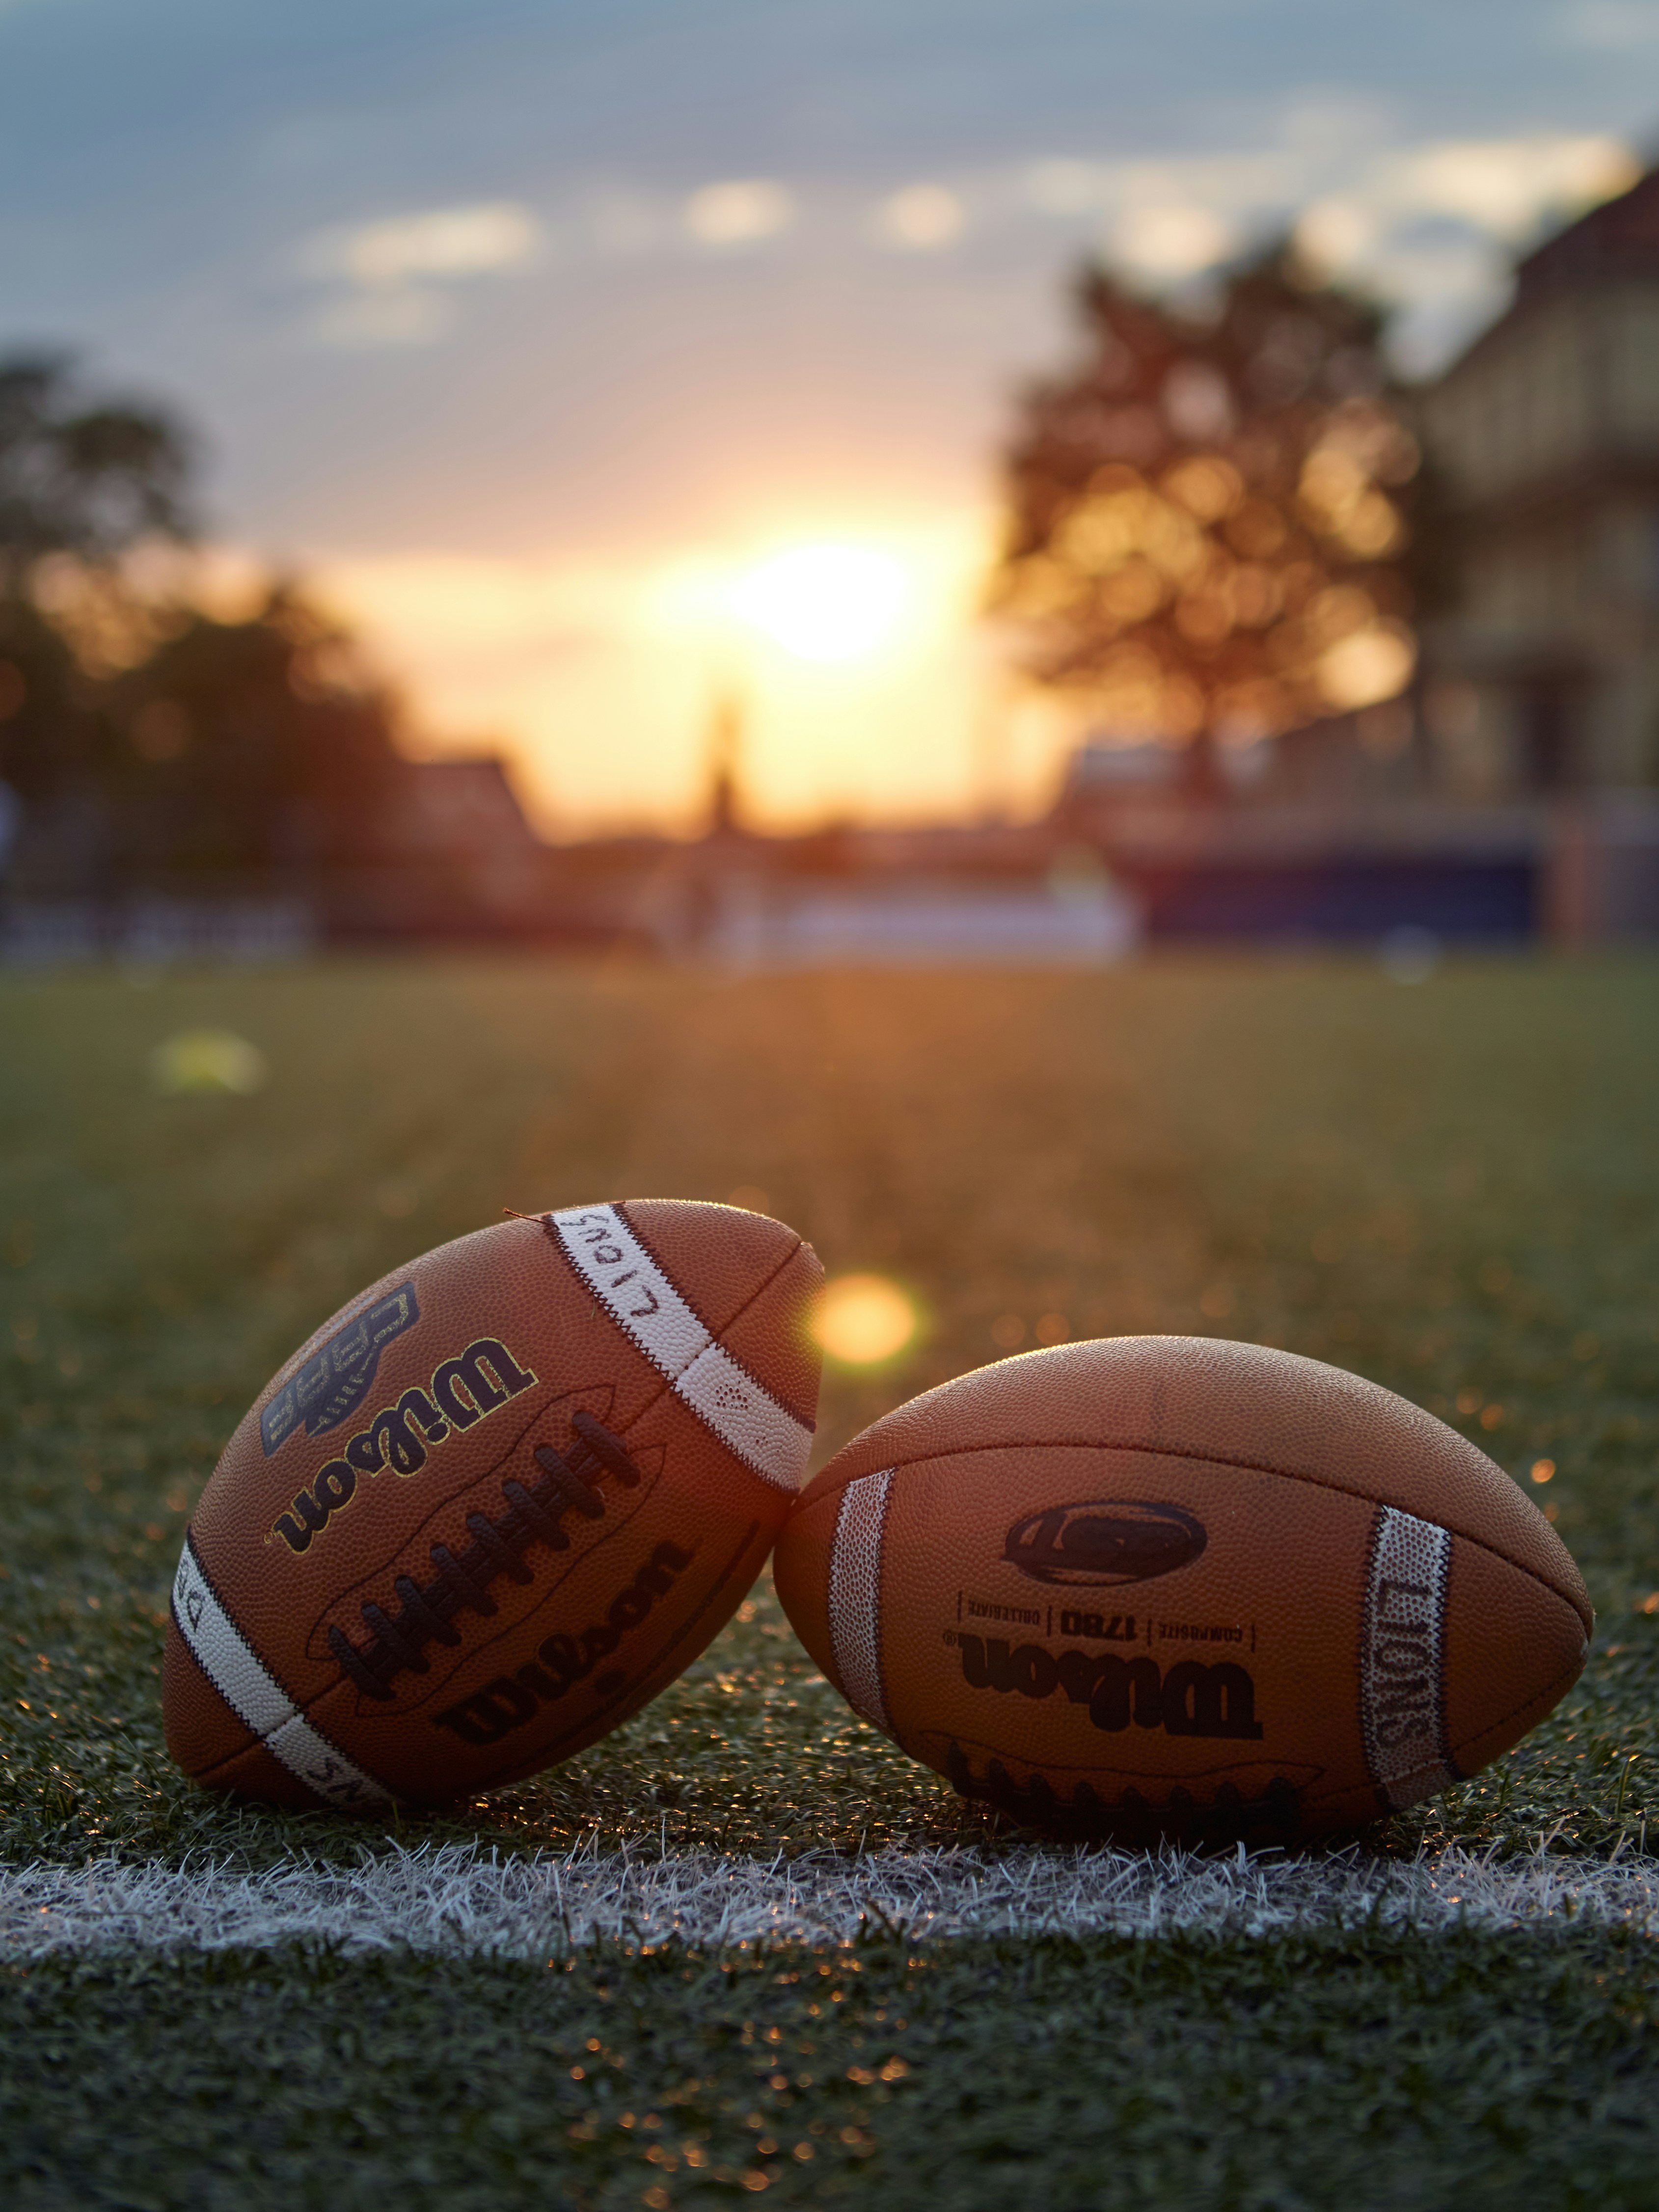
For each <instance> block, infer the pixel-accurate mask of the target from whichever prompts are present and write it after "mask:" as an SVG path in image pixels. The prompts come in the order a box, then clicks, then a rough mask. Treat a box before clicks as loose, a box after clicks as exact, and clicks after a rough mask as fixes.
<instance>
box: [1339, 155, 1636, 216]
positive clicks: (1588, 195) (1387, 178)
mask: <svg viewBox="0 0 1659 2212" xmlns="http://www.w3.org/2000/svg"><path fill="white" fill-rule="evenodd" d="M1638 173H1639V171H1638V165H1637V163H1636V161H1634V160H1633V159H1632V155H1631V153H1630V150H1629V149H1628V148H1627V147H1626V146H1624V145H1623V144H1621V143H1620V141H1619V140H1618V139H1616V138H1608V137H1567V136H1565V135H1563V134H1561V133H1559V132H1542V133H1540V134H1538V135H1536V136H1534V137H1526V138H1486V139H1475V138H1470V139H1449V140H1443V141H1442V142H1440V143H1437V144H1433V145H1428V146H1420V147H1413V148H1407V149H1405V150H1403V151H1402V152H1401V153H1399V154H1395V155H1391V156H1389V158H1387V159H1386V160H1384V161H1383V162H1381V163H1380V164H1379V165H1378V166H1377V167H1376V171H1375V172H1374V177H1373V181H1372V185H1371V191H1372V194H1373V196H1374V197H1375V198H1376V200H1377V201H1378V202H1379V203H1380V204H1382V205H1383V206H1385V207H1393V208H1395V209H1399V210H1411V211H1415V210H1421V211H1423V212H1425V213H1430V214H1436V215H1450V216H1462V218H1463V219H1464V221H1465V222H1470V223H1474V224H1475V225H1477V226H1478V227H1479V228H1481V229H1483V230H1486V231H1489V232H1490V233H1492V235H1493V236H1494V237H1497V238H1501V239H1504V240H1519V239H1522V238H1524V237H1525V236H1526V235H1527V234H1528V232H1530V231H1531V230H1533V229H1534V228H1536V226H1537V224H1538V222H1540V220H1541V218H1542V217H1543V216H1546V215H1547V214H1550V213H1552V212H1553V211H1554V210H1558V209H1566V208H1577V207H1580V206H1584V205H1588V204H1589V203H1591V202H1592V201H1595V200H1598V199H1604V198H1606V197H1607V196H1608V194H1610V193H1612V192H1615V191H1622V190H1623V189H1624V188H1625V187H1626V185H1632V184H1634V182H1635V181H1636V179H1637V176H1638Z"/></svg>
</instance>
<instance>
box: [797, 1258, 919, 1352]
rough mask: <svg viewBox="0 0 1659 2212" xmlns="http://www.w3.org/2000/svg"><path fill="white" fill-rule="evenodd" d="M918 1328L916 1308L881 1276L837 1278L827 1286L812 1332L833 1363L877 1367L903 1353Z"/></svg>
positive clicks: (840, 1276)
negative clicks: (836, 1360)
mask: <svg viewBox="0 0 1659 2212" xmlns="http://www.w3.org/2000/svg"><path fill="white" fill-rule="evenodd" d="M916 1324H917V1316H916V1310H915V1305H914V1304H913V1303H912V1301H911V1300H910V1299H909V1298H908V1297H906V1296H905V1294H904V1292H903V1291H902V1290H900V1288H899V1286H898V1285H897V1284H896V1283H890V1282H889V1281H888V1280H887V1279H886V1277H885V1276H884V1275H837V1276H836V1279H835V1280H834V1281H833V1282H831V1283H830V1284H829V1285H827V1287H826V1288H825V1291H824V1293H823V1304H822V1305H821V1306H820V1307H819V1309H818V1316H817V1322H816V1324H815V1334H816V1335H817V1340H818V1342H819V1343H820V1344H821V1345H822V1346H823V1349H824V1350H825V1352H828V1353H829V1357H830V1358H831V1359H838V1360H840V1361H841V1362H842V1364H843V1365H845V1366H848V1367H876V1366H879V1365H880V1364H881V1362H882V1361H883V1360H884V1359H892V1358H896V1357H897V1355H898V1354H899V1353H900V1352H902V1351H903V1350H904V1348H905V1346H907V1345H908V1344H909V1343H910V1342H911V1341H912V1340H913V1339H914V1337H915V1333H916Z"/></svg>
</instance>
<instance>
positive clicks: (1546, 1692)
mask: <svg viewBox="0 0 1659 2212" xmlns="http://www.w3.org/2000/svg"><path fill="white" fill-rule="evenodd" d="M1499 1556H1500V1557H1501V1554H1500V1555H1499ZM1562 1602H1563V1603H1564V1604H1565V1602H1566V1601H1565V1599H1564V1600H1563V1601H1562ZM1568 1610H1569V1611H1570V1612H1571V1611H1572V1610H1573V1608H1572V1607H1568ZM1583 1671H1584V1670H1583V1667H1582V1666H1578V1667H1566V1668H1563V1669H1562V1671H1561V1672H1560V1674H1557V1675H1555V1676H1554V1677H1553V1679H1552V1680H1550V1681H1548V1682H1547V1683H1546V1684H1545V1685H1544V1686H1543V1688H1542V1689H1541V1690H1534V1692H1533V1693H1532V1695H1531V1697H1529V1698H1522V1700H1521V1702H1520V1704H1519V1705H1511V1706H1510V1709H1509V1711H1508V1712H1506V1713H1500V1714H1499V1715H1498V1717H1497V1718H1496V1719H1495V1720H1490V1721H1487V1722H1486V1723H1485V1724H1484V1726H1482V1727H1480V1728H1478V1729H1471V1731H1470V1732H1469V1734H1468V1735H1465V1736H1461V1737H1459V1739H1458V1741H1456V1742H1455V1743H1453V1744H1449V1746H1448V1748H1449V1751H1450V1753H1451V1755H1452V1758H1453V1759H1454V1760H1455V1759H1456V1758H1457V1755H1458V1753H1460V1752H1462V1751H1464V1750H1466V1749H1467V1748H1468V1746H1469V1745H1470V1744H1472V1743H1477V1742H1479V1741H1480V1738H1481V1737H1482V1736H1483V1735H1491V1734H1492V1730H1493V1729H1501V1728H1505V1727H1507V1726H1508V1724H1509V1723H1510V1721H1512V1720H1513V1719H1514V1718H1515V1717H1516V1714H1517V1713H1524V1712H1525V1711H1526V1710H1527V1708H1528V1705H1536V1704H1537V1703H1538V1701H1539V1699H1541V1698H1550V1699H1551V1701H1552V1704H1553V1703H1555V1702H1557V1701H1559V1699H1561V1698H1564V1697H1565V1695H1566V1693H1567V1692H1568V1691H1569V1690H1570V1689H1571V1687H1572V1685H1573V1684H1574V1683H1575V1682H1576V1681H1577V1679H1578V1677H1579V1675H1580V1674H1583ZM1558 1684H1559V1688H1558V1687H1557V1685H1558ZM1552 1693H1553V1694H1552ZM1510 1748H1511V1749H1513V1748H1514V1747H1513V1746H1512V1745H1511V1747H1510ZM1494 1756H1495V1757H1498V1758H1502V1756H1503V1753H1501V1752H1499V1753H1495V1754H1494ZM1475 1771H1476V1772H1477V1773H1479V1772H1480V1771H1483V1770H1481V1769H1480V1768H1478V1767H1477V1768H1476V1770H1475ZM1471 1779H1472V1777H1471V1776H1469V1775H1468V1774H1461V1773H1460V1774H1459V1776H1458V1780H1459V1781H1460V1782H1468V1781H1469V1780H1471ZM1368 1786H1370V1785H1368V1784H1362V1783H1358V1782H1354V1783H1349V1784H1345V1786H1344V1787H1343V1788H1341V1789H1340V1790H1323V1791H1320V1792H1314V1791H1311V1790H1310V1791H1308V1792H1306V1793H1304V1794H1305V1795H1306V1796H1307V1800H1308V1802H1309V1803H1310V1805H1319V1804H1323V1803H1327V1802H1329V1801H1330V1800H1331V1799H1332V1798H1336V1797H1351V1796H1354V1795H1355V1794H1356V1793H1358V1792H1360V1791H1362V1790H1364V1789H1365V1788H1367V1787H1368ZM1434 1794H1435V1795H1436V1796H1438V1794H1439V1793H1438V1791H1436V1792H1435V1793H1434ZM1405 1809H1406V1810H1407V1811H1409V1810H1410V1809H1411V1808H1409V1807H1407V1808H1405Z"/></svg>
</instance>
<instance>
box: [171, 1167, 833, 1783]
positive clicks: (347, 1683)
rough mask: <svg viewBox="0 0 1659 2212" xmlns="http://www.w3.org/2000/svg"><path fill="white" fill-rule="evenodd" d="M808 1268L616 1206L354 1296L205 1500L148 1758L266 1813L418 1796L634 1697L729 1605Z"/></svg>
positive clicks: (505, 1774)
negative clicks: (162, 1741) (162, 1758)
mask: <svg viewBox="0 0 1659 2212" xmlns="http://www.w3.org/2000/svg"><path fill="white" fill-rule="evenodd" d="M821 1279H822V1270H821V1269H820V1267H819V1266H818V1262H817V1257H816V1255H814V1253H813V1252H812V1249H811V1246H810V1245H807V1244H804V1243H802V1242H801V1239H800V1238H799V1237H798V1236H796V1234H795V1233H794V1231H793V1230H790V1229H786V1228H785V1227H783V1226H782V1225H781V1223H778V1222H776V1221H770V1220H768V1219H767V1218H765V1217H764V1216H763V1215H760V1214H756V1213H746V1212H739V1211H738V1210H737V1209H736V1208H734V1207H731V1206H710V1205H700V1204H693V1203H689V1202H684V1201H678V1200H632V1199H630V1200H627V1201H626V1202H624V1203H622V1204H617V1205H599V1206H574V1207H571V1208H568V1209H566V1210H563V1211H562V1212H556V1213H550V1214H546V1215H544V1216H541V1217H539V1218H513V1219H512V1220H509V1221H506V1222H503V1223H501V1225H498V1226H496V1227H494V1228H489V1229H481V1230H479V1231H477V1233H476V1234H475V1235H472V1236H470V1237H460V1238H459V1239H458V1240H457V1241H456V1242H455V1243H450V1244H444V1245H441V1246H440V1247H439V1248H438V1249H437V1250H436V1251H434V1252H428V1253H427V1254H425V1255H423V1256H422V1258H420V1259H417V1260H413V1261H410V1263H409V1265H408V1266H407V1267H399V1268H398V1269H396V1270H394V1271H393V1273H391V1274H389V1275H386V1276H383V1277H382V1278H381V1279H380V1281H379V1282H378V1283H374V1284H373V1285H371V1286H370V1287H369V1288H368V1290H366V1291H363V1293H362V1296H361V1297H356V1298H354V1299H353V1300H352V1301H351V1303H350V1304H349V1305H347V1306H345V1307H343V1308H342V1310H340V1312H338V1313H337V1314H336V1315H335V1316H334V1317H333V1319H332V1320H331V1321H330V1322H326V1323H325V1326H324V1327H323V1328H321V1329H319V1331H318V1333H317V1334H316V1335H314V1336H313V1338H312V1339H311V1340H310V1341H309V1342H308V1343H307V1344H305V1345H303V1346H301V1348H300V1350H299V1351H298V1352H295V1355H294V1357H293V1358H292V1359H290V1360H289V1363H288V1364H287V1365H286V1366H285V1367H284V1368H283V1370H281V1372H280V1373H279V1374H277V1375H276V1376H275V1377H274V1379H273V1380H272V1381H271V1382H270V1384H269V1385H268V1386H267V1387H266V1389H265V1390H264V1392H263V1394H262V1395H261V1396H260V1397H259V1399H258V1401H257V1402H256V1403H255V1404H254V1406H253V1407H252V1409H251V1411H250V1412H249V1413H248V1414H247V1415H246V1418H245V1419H244V1420H243V1421H242V1423H241V1425H240V1427H239V1428H238V1429H237V1431H236V1433H235V1434H234V1437H232V1438H231V1440H230V1443H229V1444H228V1446H227V1448H226V1449H225V1452H224V1455H223V1457H222V1459H221V1460H220V1462H219V1464H218V1466H217V1468H216V1470H215V1472H214V1474H213V1476H212V1479H211V1480H210V1482H209V1483H208V1486H207V1487H206V1489H205V1490H204V1492H203V1494H202V1498H201V1502H200V1504H199V1505H198V1506H197V1510H196V1514H195V1516H194V1518H193V1520H192V1522H191V1526H190V1528H189V1529H188V1531H187V1532H186V1534H185V1547H184V1553H183V1556H182V1558H181V1559H180V1560H179V1571H178V1574H177V1576H176V1577H175V1579H174V1583H173V1606H172V1620H171V1622H170V1624H169V1626H168V1629H167V1652H166V1658H165V1662H164V1667H163V1702H164V1705H165V1711H166V1719H167V1744H168V1747H169V1749H170V1750H171V1752H172V1753H173V1758H174V1759H176V1760H177V1761H178V1762H179V1765H181V1766H182V1767H183V1768H184V1769H185V1771H186V1772H187V1773H188V1774H191V1775H192V1776H193V1777H194V1778H196V1779H197V1781H198V1782H201V1783H204V1784H207V1785H209V1786H210V1787H211V1788H214V1789H218V1790H231V1791H235V1792H239V1793H240V1794H243V1795H245V1796H249V1797H252V1798H258V1799H262V1800H264V1801H266V1802H270V1803H275V1804H277V1805H283V1806H289V1807H295V1808H298V1807H305V1806H317V1805H319V1804H331V1805H334V1806H337V1807H343V1808H352V1809H355V1810H360V1811H371V1810H373V1809H374V1808H380V1807H384V1806H386V1805H387V1804H389V1803H390V1802H392V1801H400V1802H404V1803H406V1804H410V1805H417V1806H418V1805H433V1804H439V1803H441V1802H444V1801H445V1800H447V1799H450V1798H453V1797H456V1796H463V1795H465V1794H466V1793H468V1792H471V1791H473V1790H483V1789H488V1788H489V1787H490V1786H491V1785H492V1784H498V1783H502V1782H510V1781H514V1780H517V1779H519V1778H521V1777H523V1776H525V1775H527V1774H532V1773H534V1772H535V1771H538V1769H539V1768H542V1767H544V1766H548V1765H552V1764H553V1763H554V1762H555V1761H556V1760H558V1759H568V1757H569V1756H570V1755H571V1754H572V1753H574V1752H577V1751H580V1750H581V1749H582V1748H583V1747H585V1746H586V1745H588V1744H591V1743H592V1742H593V1741H596V1739H597V1738H599V1737H600V1736H603V1735H606V1734H607V1733H608V1732H609V1731H610V1730H611V1729H614V1728H616V1727H617V1725H618V1723H620V1722H622V1721H623V1720H625V1719H626V1718H627V1717H628V1716H629V1714H630V1713H634V1712H637V1711H638V1710H639V1709H640V1707H641V1705H644V1704H645V1703H646V1702H647V1699H651V1698H653V1697H654V1696H655V1695H656V1694H657V1692H659V1690H661V1689H662V1688H663V1687H664V1686H665V1685H666V1684H668V1683H669V1682H671V1681H672V1680H674V1679H675V1677H676V1676H677V1675H678V1674H680V1673H681V1672H682V1671H683V1669H684V1668H685V1667H686V1666H687V1665H688V1664H689V1663H690V1661H691V1660H692V1659H694V1658H695V1657H696V1655H697V1653H698V1652H700V1651H701V1650H702V1648H703V1646H704V1645H705V1644H707V1643H708V1641H709V1639H710V1638H711V1637H713V1636H714V1633H715V1632H716V1631H717V1630H718V1629H720V1627H721V1626H723V1624H724V1623H725V1622H726V1620H729V1619H730V1617H731V1615H732V1613H733V1612H734V1611H735V1610H736V1608H737V1607H738V1604H739V1603H740V1602H741V1601H742V1600H743V1598H744V1595H745V1594H746V1593H747V1591H748V1589H749V1588H750V1584H751V1583H753V1581H754V1578H755V1577H756V1575H757V1572H758V1571H759V1570H760V1567H761V1565H762V1562H763V1560H764V1559H765V1558H766V1555H767V1553H768V1552H769V1550H770V1549H771V1547H772V1543H773V1540H774V1538H775V1536H776V1534H777V1532H778V1529H779V1528H780V1527H781V1523H782V1521H783V1518H784V1515H785V1513H786V1512H787V1510H788V1507H789V1505H790V1504H791V1502H792V1500H793V1497H794V1495H795V1492H796V1491H797V1489H798V1487H799V1483H800V1480H801V1478H802V1476H803V1474H805V1468H806V1459H807V1453H808V1451H809V1449H810V1448H811V1431H812V1420H813V1414H814V1413H815V1410H816V1407H817V1387H818V1355H817V1349H816V1347H815V1346H814V1345H813V1344H812V1342H811V1338H810V1335H809V1333H808V1322H809V1319H810V1315H811V1305H812V1302H813V1299H814V1297H815V1294H816V1292H817V1286H818V1284H819V1282H820V1280H821Z"/></svg>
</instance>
